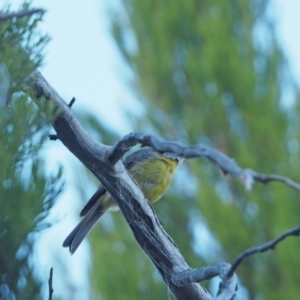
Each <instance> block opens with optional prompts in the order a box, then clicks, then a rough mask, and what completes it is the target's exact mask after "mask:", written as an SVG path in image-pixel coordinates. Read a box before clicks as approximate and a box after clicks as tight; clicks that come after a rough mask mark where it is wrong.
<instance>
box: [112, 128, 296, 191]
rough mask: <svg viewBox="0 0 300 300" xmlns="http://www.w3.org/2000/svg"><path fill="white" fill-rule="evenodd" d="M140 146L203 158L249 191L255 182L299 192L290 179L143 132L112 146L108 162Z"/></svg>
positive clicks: (224, 156) (192, 146)
mask: <svg viewBox="0 0 300 300" xmlns="http://www.w3.org/2000/svg"><path fill="white" fill-rule="evenodd" d="M137 144H141V145H142V146H150V147H152V148H154V149H156V150H157V151H159V152H174V153H176V154H177V155H179V156H182V157H185V158H195V157H205V158H207V159H209V160H210V161H212V162H213V163H215V164H216V165H217V166H218V167H219V168H220V169H221V170H222V171H223V173H224V174H227V173H229V174H231V175H233V176H235V177H236V178H238V179H239V180H240V181H241V182H242V184H243V185H244V186H245V189H246V190H247V191H250V190H251V189H252V187H253V184H254V182H255V181H257V182H261V183H268V182H271V181H278V182H282V183H285V184H286V185H288V186H289V187H291V188H293V189H296V190H298V191H300V184H298V183H296V182H294V181H292V180H291V179H289V178H287V177H283V176H278V175H265V174H260V173H257V172H255V171H253V170H251V169H243V168H241V167H239V166H238V165H237V163H236V162H235V161H234V160H233V159H232V158H230V157H228V156H226V155H225V154H223V153H222V152H220V151H218V150H216V149H212V148H209V147H206V146H204V145H201V144H196V145H190V146H186V145H183V144H182V143H180V142H178V141H165V140H163V139H161V138H159V137H156V136H154V135H151V134H147V133H144V132H132V133H130V134H128V135H126V136H124V137H123V139H121V140H120V141H118V143H117V144H116V145H115V146H114V148H113V151H112V153H111V155H110V156H109V160H110V161H111V163H112V164H115V163H116V162H117V161H118V160H119V159H120V158H121V157H122V156H123V155H124V154H125V153H126V152H127V151H128V150H129V149H130V148H131V147H133V146H135V145H137Z"/></svg>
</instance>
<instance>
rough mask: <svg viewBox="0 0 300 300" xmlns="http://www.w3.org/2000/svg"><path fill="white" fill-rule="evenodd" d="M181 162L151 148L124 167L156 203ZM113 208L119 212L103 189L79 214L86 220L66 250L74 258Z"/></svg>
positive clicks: (130, 158)
mask: <svg viewBox="0 0 300 300" xmlns="http://www.w3.org/2000/svg"><path fill="white" fill-rule="evenodd" d="M182 162H183V158H182V157H179V156H178V155H176V154H174V153H171V152H165V153H159V152H157V151H155V150H154V149H152V148H150V147H149V148H143V149H140V150H138V151H136V152H134V153H132V154H131V155H129V156H127V157H126V158H125V160H124V162H123V163H124V165H125V167H126V168H127V170H128V171H129V173H130V174H131V175H132V177H133V178H134V179H135V180H136V182H137V183H138V185H139V186H140V188H141V190H142V191H143V193H144V195H145V197H146V198H147V199H148V200H149V201H151V202H155V201H157V200H159V199H160V198H161V197H162V196H163V195H164V194H165V192H166V191H167V190H168V188H169V187H170V185H171V183H172V180H173V177H174V173H175V171H176V169H177V168H178V167H179V166H180V164H181V163H182ZM112 208H117V203H116V202H115V200H114V199H113V198H112V197H111V195H110V194H109V193H108V192H107V190H106V189H105V187H104V186H103V185H100V187H99V188H98V190H97V191H96V193H95V194H94V195H93V196H92V197H91V199H90V200H89V201H88V202H87V204H86V205H85V206H84V208H83V209H82V211H81V212H80V216H82V217H84V218H83V219H82V220H81V222H80V223H79V224H78V225H77V226H76V227H75V228H74V230H73V231H72V232H71V233H70V234H69V235H68V237H67V238H66V239H65V241H64V242H63V246H64V247H69V250H70V252H71V253H72V254H73V253H74V252H75V251H76V249H77V248H78V246H79V245H80V243H81V242H82V240H83V239H84V238H85V236H86V235H87V234H88V233H89V231H90V230H91V229H92V228H93V226H94V225H95V224H96V223H97V221H98V220H99V219H100V218H101V216H102V215H103V214H104V213H105V212H106V211H107V210H109V209H112Z"/></svg>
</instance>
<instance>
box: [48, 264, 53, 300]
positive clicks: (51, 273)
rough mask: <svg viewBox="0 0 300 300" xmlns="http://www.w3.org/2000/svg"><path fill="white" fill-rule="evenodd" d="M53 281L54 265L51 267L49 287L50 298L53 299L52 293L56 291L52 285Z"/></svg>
mask: <svg viewBox="0 0 300 300" xmlns="http://www.w3.org/2000/svg"><path fill="white" fill-rule="evenodd" d="M52 281H53V267H52V268H51V269H50V275H49V279H48V287H49V298H48V299H49V300H52V295H53V292H54V289H53V286H52Z"/></svg>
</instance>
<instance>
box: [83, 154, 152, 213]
mask: <svg viewBox="0 0 300 300" xmlns="http://www.w3.org/2000/svg"><path fill="white" fill-rule="evenodd" d="M154 153H155V151H154V150H153V149H152V148H143V149H140V150H138V151H135V152H133V153H132V154H130V155H128V156H127V157H126V158H125V160H124V161H123V163H124V166H125V168H126V169H128V170H130V168H131V167H132V166H133V164H134V163H136V162H138V161H140V160H143V159H147V158H148V157H153V154H154ZM105 193H106V188H105V187H104V186H103V185H100V186H99V188H98V189H97V191H96V192H95V194H94V195H93V196H92V197H91V198H90V200H89V201H88V202H87V203H86V205H85V206H84V207H83V209H82V210H81V212H80V216H81V217H83V216H85V215H86V214H87V213H88V212H89V211H90V209H91V208H92V207H93V206H94V205H95V204H96V202H97V201H98V200H99V199H100V197H101V196H103V195H104V194H105Z"/></svg>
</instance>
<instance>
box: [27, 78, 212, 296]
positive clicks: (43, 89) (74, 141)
mask: <svg viewBox="0 0 300 300" xmlns="http://www.w3.org/2000/svg"><path fill="white" fill-rule="evenodd" d="M32 81H33V82H32V85H33V89H34V91H35V95H36V96H37V97H42V96H43V97H44V98H45V99H40V100H37V103H38V105H39V106H40V107H41V109H43V111H45V110H46V109H45V102H46V104H47V105H48V106H49V107H53V109H52V111H54V112H52V114H51V121H52V124H53V127H54V129H55V131H56V133H57V137H58V138H59V140H60V141H61V142H62V143H63V144H64V145H65V146H66V147H67V148H68V149H69V150H70V151H71V152H72V153H73V154H74V155H75V156H76V157H77V158H78V159H79V160H80V161H81V162H82V163H83V164H84V165H85V166H86V167H87V168H89V169H90V170H91V171H92V172H93V173H94V174H95V176H96V177H97V178H98V179H99V180H100V181H101V182H102V184H103V185H104V186H105V188H106V189H107V190H108V192H109V193H110V194H111V195H112V197H113V198H114V199H115V201H116V202H117V204H118V206H119V208H120V210H121V211H122V213H123V215H124V217H125V218H126V221H127V223H128V224H129V226H130V228H131V230H132V232H133V234H134V236H135V238H136V240H137V242H138V243H139V244H140V246H141V247H142V248H143V250H144V251H145V253H146V254H147V255H148V257H149V258H150V259H151V260H152V262H153V264H154V265H155V267H156V268H157V270H158V271H159V273H160V274H161V276H162V278H163V280H164V281H165V283H166V285H167V286H168V288H169V290H170V291H171V293H172V294H173V295H174V297H175V299H178V300H181V299H184V300H189V299H191V300H192V299H193V300H209V299H211V296H210V295H209V294H208V293H207V292H206V291H205V290H204V289H203V288H202V287H201V286H200V285H199V284H198V283H190V284H187V285H184V286H177V285H175V284H174V283H173V282H172V280H171V276H172V274H173V273H175V272H180V271H184V270H187V269H189V266H188V264H187V263H186V262H185V260H184V258H183V257H182V255H181V254H180V252H179V250H178V248H177V246H176V245H175V243H174V242H173V241H172V239H171V237H170V236H169V235H168V234H167V233H166V232H165V231H164V229H163V228H162V227H161V225H160V222H159V220H158V219H157V217H156V215H155V214H154V212H153V209H152V206H151V205H150V204H149V202H148V201H147V199H145V196H144V195H143V193H142V191H141V190H140V188H139V187H138V186H137V184H136V183H135V181H134V180H133V179H132V177H131V176H130V175H129V173H128V171H127V170H126V168H125V167H124V165H123V163H122V162H121V161H118V162H117V163H116V161H117V160H115V161H114V164H112V163H111V162H110V161H109V159H108V157H111V153H112V150H113V149H114V148H113V147H110V146H107V145H103V144H101V143H98V142H96V141H94V140H92V139H91V137H90V136H89V135H88V134H87V133H86V132H85V131H84V129H83V128H82V126H81V125H80V123H79V122H78V120H77V119H76V118H75V116H74V114H73V112H72V110H71V109H70V108H69V107H68V105H67V104H66V103H65V102H64V101H63V100H62V99H61V97H60V96H59V95H58V94H57V93H56V91H55V90H54V89H53V88H52V87H51V86H50V85H49V84H48V83H47V81H46V80H45V79H44V78H43V76H42V75H41V74H40V73H39V72H35V73H34V74H33V75H32ZM46 111H47V110H46ZM48 111H49V109H48ZM53 114H54V115H55V118H54V119H53Z"/></svg>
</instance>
